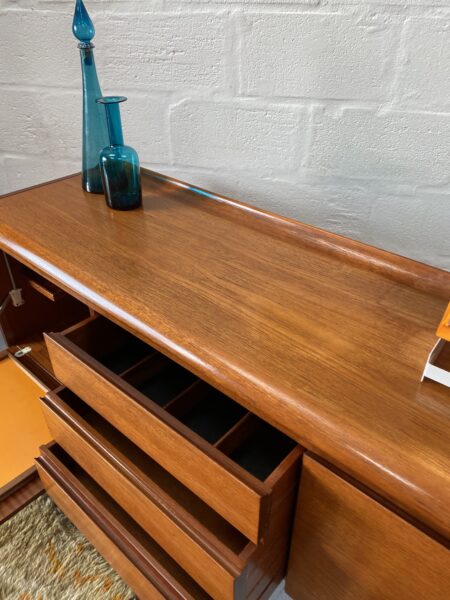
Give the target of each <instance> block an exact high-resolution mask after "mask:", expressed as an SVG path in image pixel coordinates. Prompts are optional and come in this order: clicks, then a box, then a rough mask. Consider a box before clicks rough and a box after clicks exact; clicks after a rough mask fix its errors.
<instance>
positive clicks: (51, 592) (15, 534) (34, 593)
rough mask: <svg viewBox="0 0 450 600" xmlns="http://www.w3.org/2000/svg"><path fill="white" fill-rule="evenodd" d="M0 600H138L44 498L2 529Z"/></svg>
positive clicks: (279, 596) (284, 599) (280, 594)
mask: <svg viewBox="0 0 450 600" xmlns="http://www.w3.org/2000/svg"><path fill="white" fill-rule="evenodd" d="M0 600H137V599H136V598H135V597H134V595H133V593H132V592H131V590H130V589H129V587H128V586H127V585H126V584H125V583H124V582H123V581H122V580H121V579H120V577H119V576H118V575H117V573H116V572H115V571H113V570H112V569H111V567H110V566H109V564H108V563H107V562H106V561H105V560H104V559H103V558H102V557H101V556H100V554H98V552H97V551H96V550H95V548H94V547H93V546H92V545H91V544H90V543H89V542H88V541H87V540H86V538H85V537H84V536H83V535H82V534H81V533H80V532H79V531H78V529H76V527H74V525H72V523H71V522H70V521H69V519H67V517H66V516H65V515H64V514H63V513H62V512H61V511H60V510H59V509H58V507H57V506H56V505H55V504H54V503H53V502H52V501H51V500H50V498H49V497H48V496H47V495H45V494H44V495H42V496H40V497H39V498H37V499H36V500H34V501H33V502H32V503H31V504H29V505H28V506H27V507H25V508H24V509H23V510H21V511H20V512H19V513H17V514H16V515H15V516H14V517H12V518H11V519H9V520H8V521H6V523H4V524H3V525H1V526H0ZM270 600H291V599H290V598H289V596H287V595H286V594H285V593H284V582H283V583H282V584H281V585H280V586H279V587H278V588H277V590H275V592H274V594H273V595H272V596H271V598H270Z"/></svg>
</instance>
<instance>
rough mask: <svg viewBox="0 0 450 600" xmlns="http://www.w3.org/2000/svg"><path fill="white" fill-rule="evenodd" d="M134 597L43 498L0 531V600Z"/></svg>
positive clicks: (78, 599) (66, 520) (82, 538)
mask: <svg viewBox="0 0 450 600" xmlns="http://www.w3.org/2000/svg"><path fill="white" fill-rule="evenodd" d="M131 598H133V593H132V592H131V591H130V589H129V588H128V586H127V585H126V584H125V583H124V582H123V581H122V580H121V579H120V577H119V576H118V575H117V573H115V572H114V571H113V570H112V569H111V567H110V566H109V564H108V563H107V562H106V561H105V560H104V559H103V558H102V557H101V556H100V555H99V554H98V552H97V551H96V550H95V548H93V546H92V545H91V544H90V543H89V542H88V541H87V540H86V539H85V538H84V537H83V536H82V535H81V533H80V532H79V531H78V530H77V529H76V528H75V527H74V526H73V525H72V523H71V522H70V521H69V520H68V519H67V518H66V517H65V516H64V515H63V514H62V513H61V511H60V510H59V509H58V508H57V507H56V506H55V504H53V502H52V501H51V500H50V498H48V496H46V495H43V496H40V497H39V498H37V499H36V500H35V501H34V502H32V503H31V504H29V505H28V506H27V507H26V508H24V509H23V510H21V511H20V512H19V513H17V514H16V515H15V516H14V517H12V518H11V519H9V520H8V521H6V523H4V524H3V525H1V526H0V600H87V599H89V600H130V599H131Z"/></svg>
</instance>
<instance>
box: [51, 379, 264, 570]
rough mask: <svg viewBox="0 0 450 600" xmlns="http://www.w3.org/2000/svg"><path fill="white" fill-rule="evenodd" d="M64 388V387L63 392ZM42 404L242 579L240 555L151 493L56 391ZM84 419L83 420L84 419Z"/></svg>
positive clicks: (227, 568)
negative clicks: (211, 541) (205, 534)
mask: <svg viewBox="0 0 450 600" xmlns="http://www.w3.org/2000/svg"><path fill="white" fill-rule="evenodd" d="M62 389H64V388H61V390H62ZM41 401H42V403H43V404H44V405H45V406H46V407H47V408H48V409H49V410H51V411H52V412H54V413H55V414H56V415H57V416H58V417H59V418H60V419H61V420H62V421H64V422H65V423H67V425H68V426H69V427H70V428H71V429H73V430H74V431H75V432H76V434H77V435H79V436H80V437H81V438H83V440H85V442H86V443H88V444H89V445H90V446H91V447H92V448H93V450H94V451H96V452H98V453H99V454H100V456H102V457H103V458H105V460H107V461H108V462H109V463H110V464H112V465H113V466H114V468H115V469H117V470H118V471H120V473H121V474H122V475H123V476H124V477H126V478H127V479H128V480H129V481H130V483H131V484H132V485H134V486H136V487H137V488H138V489H139V491H140V492H141V493H142V494H144V495H145V496H146V497H147V498H148V499H149V500H150V501H151V502H153V503H154V504H156V505H157V506H158V508H159V509H160V510H161V511H163V512H164V513H165V514H166V515H167V516H168V517H169V518H170V519H171V520H172V521H174V522H175V523H176V524H177V525H178V526H179V527H180V528H181V529H182V530H183V531H184V532H185V533H186V534H187V535H189V536H190V537H191V538H192V539H193V540H194V541H195V542H196V543H197V544H198V545H199V546H201V547H202V548H203V549H204V550H206V551H207V552H208V553H209V554H211V556H212V558H213V559H214V560H215V561H216V562H218V563H219V564H221V566H222V567H224V568H225V569H226V570H227V571H229V572H230V573H231V574H232V575H233V576H234V577H238V576H239V575H240V574H241V573H242V570H243V568H244V566H245V563H244V561H243V560H242V559H241V557H240V554H237V555H236V554H233V553H232V552H231V551H230V550H229V549H228V548H227V547H226V546H225V545H224V544H223V543H222V542H220V540H217V541H216V542H215V545H213V546H212V545H208V542H207V541H206V540H205V539H204V538H203V536H202V534H201V532H199V531H198V530H197V529H196V528H195V526H192V525H190V524H189V523H187V522H185V520H183V518H182V517H181V516H180V515H179V514H178V513H177V512H176V511H175V512H174V510H173V507H172V508H171V509H168V507H167V504H166V503H165V502H164V500H163V499H161V498H160V497H159V496H158V492H156V491H152V490H149V488H148V486H145V485H143V483H142V482H141V480H140V478H139V476H138V475H136V474H135V473H133V472H132V471H131V470H130V469H129V467H128V466H127V465H126V464H124V463H123V461H121V460H120V459H119V458H117V457H116V456H115V455H114V454H113V453H112V452H111V451H110V450H109V449H108V448H107V447H105V445H104V444H103V443H102V442H100V441H99V440H97V439H96V438H95V436H94V435H92V433H91V431H90V430H89V427H90V426H89V423H87V422H85V421H84V420H83V424H81V423H80V422H78V420H77V419H76V418H75V417H74V415H73V414H71V413H72V411H73V409H71V408H70V407H69V406H68V405H67V404H65V402H64V401H63V400H61V398H60V397H59V396H58V395H57V394H56V393H55V391H54V392H48V393H47V394H46V396H44V397H43V398H42V399H41ZM80 420H81V419H80ZM252 548H253V549H254V548H255V545H254V544H252V543H251V542H248V543H247V545H246V547H245V549H246V551H247V552H250V551H251V549H252Z"/></svg>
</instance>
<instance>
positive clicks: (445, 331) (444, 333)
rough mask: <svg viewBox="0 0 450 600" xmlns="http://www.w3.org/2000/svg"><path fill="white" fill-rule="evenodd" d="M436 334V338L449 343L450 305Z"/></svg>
mask: <svg viewBox="0 0 450 600" xmlns="http://www.w3.org/2000/svg"><path fill="white" fill-rule="evenodd" d="M436 333H437V336H438V337H440V338H442V339H444V340H447V341H449V342H450V303H449V305H448V306H447V310H446V311H445V314H444V318H443V319H442V321H441V324H440V325H439V327H438V330H437V332H436Z"/></svg>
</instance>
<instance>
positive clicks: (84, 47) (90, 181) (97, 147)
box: [72, 0, 108, 194]
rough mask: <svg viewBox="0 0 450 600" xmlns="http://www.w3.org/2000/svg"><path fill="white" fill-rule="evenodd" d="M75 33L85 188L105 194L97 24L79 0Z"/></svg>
mask: <svg viewBox="0 0 450 600" xmlns="http://www.w3.org/2000/svg"><path fill="white" fill-rule="evenodd" d="M72 31H73V34H74V36H75V37H76V38H77V39H78V40H79V44H78V48H79V49H80V58H81V73H82V80H83V165H82V186H83V189H85V190H86V191H87V192H92V193H94V194H101V193H103V184H102V179H101V175H100V167H99V155H100V152H101V150H102V149H103V148H104V147H105V146H106V144H107V143H108V128H107V125H106V117H105V112H104V110H103V109H102V107H101V106H99V105H98V104H97V103H96V99H97V98H98V97H99V96H101V95H102V91H101V89H100V83H99V81H98V77H97V70H96V68H95V60H94V44H93V43H92V41H91V40H92V38H93V37H94V35H95V29H94V24H93V23H92V21H91V18H90V17H89V15H88V12H87V10H86V8H85V6H84V4H83V1H82V0H76V4H75V13H74V15H73V23H72Z"/></svg>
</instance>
